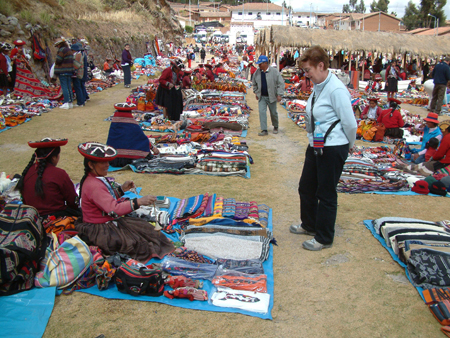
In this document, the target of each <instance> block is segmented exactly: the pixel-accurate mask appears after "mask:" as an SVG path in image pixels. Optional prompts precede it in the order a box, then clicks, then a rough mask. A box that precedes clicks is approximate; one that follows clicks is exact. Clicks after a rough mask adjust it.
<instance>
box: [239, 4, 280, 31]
mask: <svg viewBox="0 0 450 338" xmlns="http://www.w3.org/2000/svg"><path fill="white" fill-rule="evenodd" d="M230 11H231V23H233V22H247V23H250V22H251V23H253V24H254V28H255V29H259V28H263V27H267V26H272V25H283V26H287V25H289V11H288V10H287V9H286V8H283V7H281V6H278V5H275V4H272V3H264V2H258V3H243V4H242V5H239V6H233V7H230Z"/></svg>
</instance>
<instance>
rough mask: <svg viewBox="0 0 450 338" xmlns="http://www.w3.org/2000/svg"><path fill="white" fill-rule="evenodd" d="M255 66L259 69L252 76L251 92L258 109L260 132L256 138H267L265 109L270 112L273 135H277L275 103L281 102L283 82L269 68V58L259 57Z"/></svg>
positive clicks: (272, 69)
mask: <svg viewBox="0 0 450 338" xmlns="http://www.w3.org/2000/svg"><path fill="white" fill-rule="evenodd" d="M256 64H257V65H259V69H258V70H257V71H256V72H255V74H253V80H252V84H253V92H254V93H255V95H256V100H257V101H258V109H259V123H260V126H261V132H260V133H259V134H258V136H267V135H268V132H267V107H269V111H270V119H271V121H272V125H273V133H274V134H278V112H277V102H280V101H281V96H282V95H283V94H284V80H283V78H282V77H281V74H280V72H279V71H278V70H277V69H275V68H273V67H269V58H268V57H267V56H265V55H260V56H259V58H258V61H256Z"/></svg>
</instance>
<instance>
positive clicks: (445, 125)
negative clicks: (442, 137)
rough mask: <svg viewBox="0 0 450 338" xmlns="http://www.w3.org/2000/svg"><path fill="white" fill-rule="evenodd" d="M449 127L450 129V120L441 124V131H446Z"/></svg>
mask: <svg viewBox="0 0 450 338" xmlns="http://www.w3.org/2000/svg"><path fill="white" fill-rule="evenodd" d="M448 127H450V120H445V121H442V122H440V123H439V128H441V131H444V130H445V129H447V128H448Z"/></svg>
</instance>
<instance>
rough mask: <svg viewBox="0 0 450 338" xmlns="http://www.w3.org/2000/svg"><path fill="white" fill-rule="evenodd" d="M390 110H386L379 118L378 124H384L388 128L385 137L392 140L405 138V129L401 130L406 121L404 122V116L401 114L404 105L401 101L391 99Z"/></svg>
mask: <svg viewBox="0 0 450 338" xmlns="http://www.w3.org/2000/svg"><path fill="white" fill-rule="evenodd" d="M388 101H389V108H388V109H384V110H383V111H382V112H381V114H380V116H378V119H377V122H378V123H383V124H384V126H385V127H386V131H385V133H384V135H385V136H389V137H391V138H402V137H403V129H401V128H402V127H403V126H404V125H405V121H403V117H402V114H401V113H400V109H397V108H400V104H401V103H402V102H401V101H400V100H397V99H394V98H389V99H388Z"/></svg>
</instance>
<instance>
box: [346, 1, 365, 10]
mask: <svg viewBox="0 0 450 338" xmlns="http://www.w3.org/2000/svg"><path fill="white" fill-rule="evenodd" d="M360 1H361V2H360V3H359V5H358V0H349V2H348V4H344V5H343V6H342V13H365V12H366V5H365V4H364V0H360Z"/></svg>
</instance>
